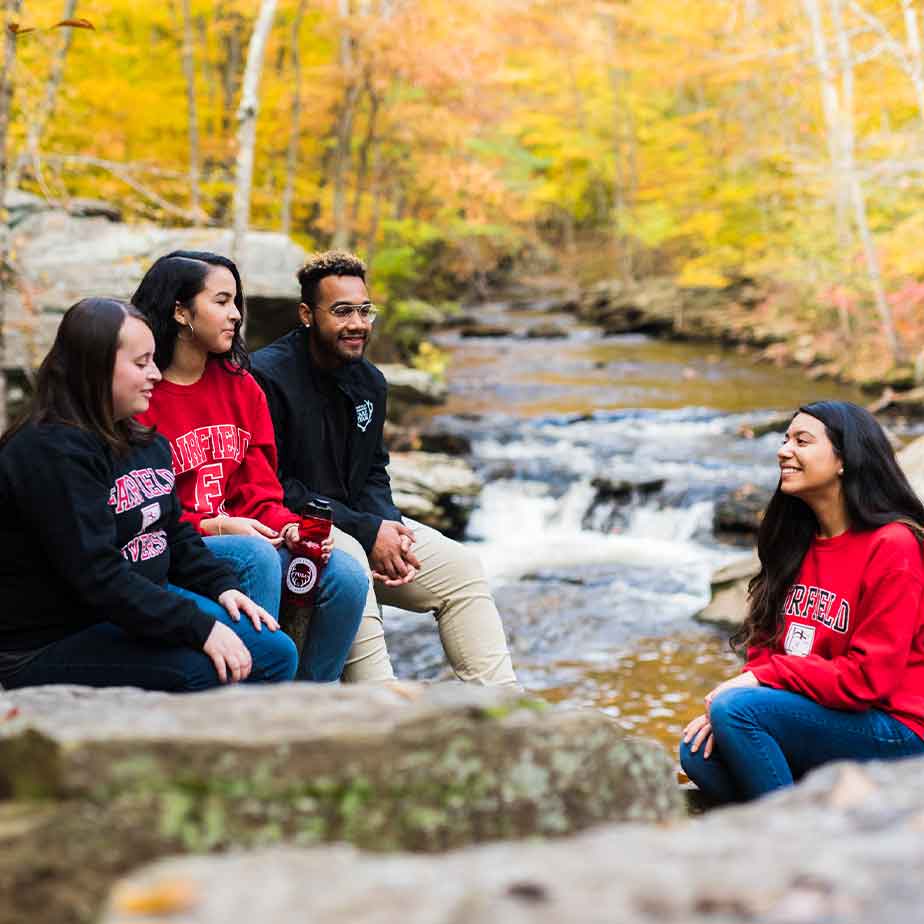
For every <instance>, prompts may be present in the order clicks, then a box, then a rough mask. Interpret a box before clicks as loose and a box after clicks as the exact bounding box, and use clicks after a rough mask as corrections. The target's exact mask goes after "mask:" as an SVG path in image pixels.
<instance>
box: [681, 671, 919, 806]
mask: <svg viewBox="0 0 924 924" xmlns="http://www.w3.org/2000/svg"><path fill="white" fill-rule="evenodd" d="M709 715H710V718H711V721H712V733H713V735H714V736H715V744H714V748H713V751H712V754H711V755H710V757H709V758H708V760H707V759H704V758H703V749H702V747H700V748H699V750H698V751H697V752H696V753H695V754H694V753H693V752H692V751H691V750H690V745H689V744H685V743H683V742H681V744H680V765H681V766H682V767H683V769H684V772H685V773H686V774H687V776H689V777H690V779H691V780H692V781H693V782H694V783H696V785H697V786H698V787H699V788H700V790H702V792H703V793H704V794H705V795H706V796H708V797H709V798H710V799H711V800H713V801H715V802H719V803H725V802H741V801H744V800H746V799H754V798H756V797H757V796H762V795H764V794H765V793H768V792H772V791H773V790H775V789H780V788H781V787H783V786H789V785H791V784H792V782H793V780H797V779H799V778H801V777H802V776H804V775H805V774H806V773H808V771H809V770H812V769H814V768H815V767H818V766H820V765H821V764H825V763H828V762H830V761H833V760H859V761H863V760H886V759H889V758H895V757H911V756H913V755H915V754H924V741H922V740H921V739H920V738H919V737H918V736H917V735H916V734H915V733H914V732H913V731H911V729H910V728H908V727H907V726H906V725H903V724H902V723H901V722H899V721H898V719H894V718H892V716H890V715H887V714H886V713H885V712H882V711H880V710H878V709H867V710H865V711H864V712H846V711H842V710H840V709H829V708H827V707H826V706H821V705H819V704H818V703H816V702H815V701H814V700H811V699H809V698H808V697H806V696H801V695H800V694H798V693H790V692H789V691H787V690H775V689H772V688H771V687H753V688H748V689H737V690H728V691H726V692H725V693H720V694H719V695H718V696H717V697H716V698H715V699H714V700H713V701H712V707H711V708H710V711H709Z"/></svg>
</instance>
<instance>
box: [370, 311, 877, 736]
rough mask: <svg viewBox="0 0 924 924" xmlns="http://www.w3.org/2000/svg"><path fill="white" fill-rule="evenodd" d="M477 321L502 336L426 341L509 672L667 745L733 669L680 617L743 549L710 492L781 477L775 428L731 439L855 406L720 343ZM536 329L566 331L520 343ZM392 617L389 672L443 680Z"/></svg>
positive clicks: (525, 321) (842, 392)
mask: <svg viewBox="0 0 924 924" xmlns="http://www.w3.org/2000/svg"><path fill="white" fill-rule="evenodd" d="M478 314H479V317H480V319H481V320H483V321H484V322H485V323H490V324H501V325H503V326H505V327H507V328H509V329H510V330H511V335H510V336H508V337H503V338H471V339H462V338H460V337H459V336H458V335H457V334H454V333H452V332H447V333H445V334H443V335H441V336H440V337H439V338H438V339H439V343H440V346H442V347H443V348H445V349H447V350H448V351H450V353H451V356H452V360H451V364H450V368H449V371H448V383H449V388H450V398H449V402H448V404H447V405H444V406H442V407H441V408H439V409H438V411H437V414H438V417H439V422H440V424H441V425H442V426H444V427H447V428H450V429H452V430H454V431H456V432H459V433H464V434H465V435H467V436H468V437H469V438H470V439H471V440H472V441H473V459H472V461H473V464H474V465H475V467H476V468H477V469H478V470H479V472H480V474H481V475H482V477H483V478H484V479H485V482H486V483H485V488H484V490H483V492H482V495H481V498H480V503H479V506H478V507H477V509H476V510H475V512H474V515H473V516H472V519H471V522H470V524H469V530H468V536H467V540H468V541H469V542H471V543H473V544H475V545H476V547H477V548H478V550H479V552H480V554H481V557H482V560H483V562H484V564H485V567H486V569H487V571H488V574H489V576H490V579H491V584H492V587H493V589H494V591H495V594H496V598H497V601H498V606H499V607H500V610H501V614H502V616H503V619H504V624H505V627H506V629H507V632H508V636H509V638H510V643H511V647H512V650H513V653H514V659H515V663H516V667H517V671H518V673H519V675H520V678H521V680H522V681H523V683H524V684H525V685H526V686H527V687H528V688H529V689H530V690H531V691H533V692H535V693H537V694H539V695H541V696H544V697H546V698H548V699H549V700H552V701H557V702H567V703H572V704H580V705H594V706H597V707H598V708H601V709H604V710H605V711H607V712H608V713H610V714H611V715H613V716H614V717H616V718H617V719H618V721H619V722H620V723H621V724H623V725H624V726H625V727H626V728H627V729H631V730H633V731H634V732H636V733H639V734H644V735H648V736H652V737H656V738H658V739H660V740H661V741H663V743H665V744H666V745H667V746H669V747H671V748H673V747H674V746H675V743H676V740H677V736H678V734H679V731H680V729H681V728H682V726H683V724H684V723H685V721H686V720H687V719H688V718H690V717H692V716H693V715H694V714H695V713H696V711H697V709H698V708H699V705H700V703H701V698H702V696H703V694H704V693H705V692H707V691H708V690H709V689H710V688H711V687H712V686H714V685H715V684H716V683H717V682H718V681H719V680H721V679H723V678H724V677H726V676H728V675H729V674H730V673H731V672H733V671H734V670H735V669H736V664H737V662H736V659H735V657H734V656H733V655H732V654H731V653H730V651H729V649H728V644H727V636H726V635H725V634H723V633H721V632H719V631H717V630H714V629H710V628H707V627H704V626H702V625H700V624H698V623H696V622H695V621H694V620H693V618H692V617H693V615H694V614H695V613H696V612H698V611H699V610H700V609H702V608H703V606H705V604H706V603H707V602H708V599H709V579H710V576H711V574H712V572H713V571H714V570H715V569H716V568H717V567H719V566H721V565H723V564H725V563H727V562H730V561H733V560H734V559H735V558H736V557H740V556H742V555H744V554H746V550H744V549H742V548H740V547H735V546H730V545H724V544H721V543H719V542H718V541H717V540H716V538H715V536H714V534H713V529H712V518H713V511H714V505H715V501H716V498H717V497H718V496H719V495H721V494H722V493H724V492H727V491H728V490H729V489H730V488H734V487H737V486H738V485H741V484H744V483H752V484H762V485H766V486H768V487H769V486H772V485H773V484H775V482H776V477H777V470H776V462H775V455H774V454H775V450H776V446H777V445H778V442H779V436H778V434H772V433H771V434H768V435H766V436H763V437H760V438H757V439H745V438H743V437H741V436H740V435H739V432H738V431H739V428H740V427H741V426H742V425H744V424H754V423H760V422H763V421H767V420H770V419H772V418H774V417H777V416H779V413H780V412H785V411H789V410H791V409H793V408H795V407H797V406H798V405H799V404H800V403H805V402H807V401H811V400H815V399H818V398H822V397H827V398H843V399H847V400H856V401H862V400H863V399H862V396H861V395H859V393H858V392H856V391H855V390H853V389H850V388H847V387H845V386H840V385H837V384H834V383H830V382H811V381H808V380H807V379H806V378H805V377H804V376H803V375H801V374H800V373H799V372H794V371H792V370H783V369H778V368H776V367H774V366H771V365H768V364H758V363H756V362H755V361H754V359H753V357H752V356H748V355H741V354H739V353H736V352H734V351H731V350H723V349H719V348H715V347H710V346H704V345H702V344H687V343H677V342H668V341H658V340H653V339H650V338H647V337H643V336H637V335H626V336H618V337H609V338H603V337H602V336H601V335H600V333H599V331H598V330H597V329H595V328H592V327H589V326H582V325H579V324H577V323H576V322H575V320H574V319H573V318H572V317H570V316H564V315H549V314H544V313H543V314H540V313H537V312H530V311H511V310H507V309H506V308H505V306H503V305H485V306H481V307H480V308H479V309H478ZM549 322H551V323H554V324H556V325H558V326H559V327H560V328H561V329H562V330H563V331H564V332H566V333H567V336H566V337H565V338H562V339H555V338H527V337H525V336H524V334H525V332H526V331H527V330H529V329H530V328H531V327H535V326H536V325H537V324H539V323H543V324H548V323H549ZM600 479H604V480H605V482H606V483H608V484H609V485H610V491H611V493H612V491H613V489H614V488H613V486H614V483H616V482H622V483H623V484H621V485H616V487H617V488H618V489H619V490H618V492H617V493H618V494H619V496H618V497H617V498H616V499H614V498H613V497H612V496H607V495H606V494H605V493H604V494H603V495H601V493H600V491H599V487H598V486H599V485H600V484H601V482H600ZM630 485H634V486H635V487H633V488H630V487H628V486H630ZM386 620H387V625H388V627H389V637H390V639H391V641H390V643H389V644H390V647H391V648H392V650H393V653H394V655H395V661H396V667H397V669H398V671H399V673H400V674H401V675H403V676H418V677H421V676H423V677H427V676H430V677H434V676H447V669H446V667H445V662H444V661H443V658H442V655H441V651H440V646H439V643H438V640H437V636H436V633H435V631H433V629H432V627H429V626H426V625H425V623H427V622H429V621H430V617H420V616H414V615H412V614H405V613H402V612H400V611H394V610H393V611H390V612H389V613H388V614H387V616H386Z"/></svg>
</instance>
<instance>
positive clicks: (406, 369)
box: [378, 363, 449, 404]
mask: <svg viewBox="0 0 924 924" xmlns="http://www.w3.org/2000/svg"><path fill="white" fill-rule="evenodd" d="M378 368H379V370H380V371H381V373H382V375H384V376H385V378H386V380H387V381H388V398H389V401H398V402H402V403H405V404H442V403H443V402H444V401H445V400H446V396H447V395H448V393H449V390H448V389H447V387H446V383H445V382H443V381H440V380H439V379H438V378H437V377H436V376H435V375H431V374H430V373H429V372H425V371H424V370H423V369H414V368H412V367H411V366H402V365H401V364H400V363H382V364H380V365H379V367H378Z"/></svg>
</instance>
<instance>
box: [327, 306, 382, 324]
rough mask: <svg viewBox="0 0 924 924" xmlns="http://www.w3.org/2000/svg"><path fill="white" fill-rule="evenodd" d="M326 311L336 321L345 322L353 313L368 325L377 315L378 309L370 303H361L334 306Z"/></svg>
mask: <svg viewBox="0 0 924 924" xmlns="http://www.w3.org/2000/svg"><path fill="white" fill-rule="evenodd" d="M326 310H327V311H329V312H330V313H331V314H332V315H333V316H334V317H335V318H336V319H337V320H338V321H345V320H346V319H347V318H349V317H351V316H352V314H353V312H354V311H355V312H356V313H357V314H358V315H359V316H360V317H361V318H362V319H363V320H364V321H369V322H370V323H371V322H372V321H374V320H375V316H376V315H377V314H378V313H379V311H378V308H376V307H375V305H373V304H372V302H363V304H362V305H334V306H332V307H331V308H327V309H326Z"/></svg>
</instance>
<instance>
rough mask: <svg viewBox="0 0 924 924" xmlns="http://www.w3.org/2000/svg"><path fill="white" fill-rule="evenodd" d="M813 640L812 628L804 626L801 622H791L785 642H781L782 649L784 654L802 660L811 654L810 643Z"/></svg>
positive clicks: (813, 632)
mask: <svg viewBox="0 0 924 924" xmlns="http://www.w3.org/2000/svg"><path fill="white" fill-rule="evenodd" d="M814 640H815V627H814V626H804V625H802V623H801V622H791V623H790V624H789V629H788V630H787V632H786V641H785V642H783V649H784V650H785V652H786V654H790V655H796V657H799V658H804V657H805V656H806V655H808V654H811V653H812V642H813V641H814Z"/></svg>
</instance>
